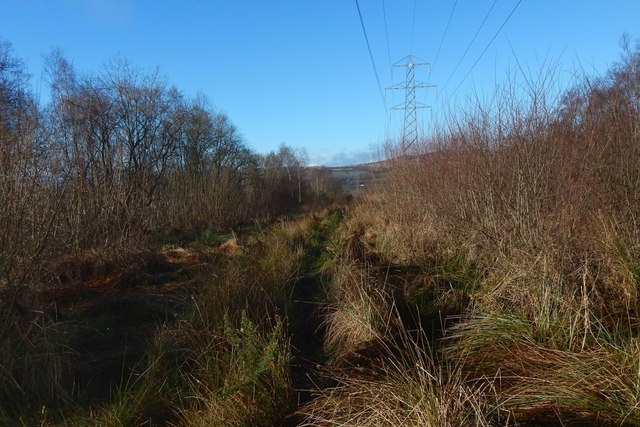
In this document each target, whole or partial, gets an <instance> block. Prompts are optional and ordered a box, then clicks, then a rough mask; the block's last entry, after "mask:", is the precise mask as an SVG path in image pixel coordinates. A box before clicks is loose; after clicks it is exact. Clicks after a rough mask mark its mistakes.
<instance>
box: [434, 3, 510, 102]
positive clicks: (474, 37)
mask: <svg viewBox="0 0 640 427" xmlns="http://www.w3.org/2000/svg"><path fill="white" fill-rule="evenodd" d="M496 3H498V0H493V4H492V5H491V8H490V9H489V11H488V12H487V13H486V15H484V19H483V20H482V22H481V23H480V26H479V27H478V29H477V30H476V33H475V34H474V35H473V38H472V39H471V41H470V42H469V44H468V45H467V48H466V49H465V50H464V53H463V54H462V56H461V57H460V60H459V61H458V63H457V64H456V66H455V67H454V68H453V71H452V72H451V74H449V78H448V79H447V80H446V82H445V84H444V85H443V86H442V90H444V88H445V87H447V85H448V84H449V82H450V81H451V79H452V78H453V76H454V75H455V74H456V71H458V68H459V67H460V64H462V61H463V60H464V58H465V57H466V56H467V53H468V52H469V49H470V48H471V45H472V44H473V42H474V41H476V38H477V37H478V34H480V30H482V27H484V24H485V22H487V19H488V18H489V15H491V11H492V10H493V8H494V6H495V5H496Z"/></svg>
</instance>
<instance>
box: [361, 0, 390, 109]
mask: <svg viewBox="0 0 640 427" xmlns="http://www.w3.org/2000/svg"><path fill="white" fill-rule="evenodd" d="M355 2H356V8H357V9H358V16H359V17H360V25H361V26H362V32H363V33H364V40H365V41H366V42H367V50H368V51H369V59H371V66H372V67H373V73H374V74H375V76H376V81H377V82H378V90H379V91H380V99H381V100H382V106H383V107H384V112H385V114H387V102H386V101H385V99H384V91H383V90H382V85H381V84H380V77H379V76H378V69H377V68H376V63H375V61H374V60H373V54H372V53H371V45H370V44H369V37H368V36H367V30H366V28H365V26H364V20H363V19H362V12H361V11H360V4H359V3H358V0H355Z"/></svg>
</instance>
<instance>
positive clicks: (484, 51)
mask: <svg viewBox="0 0 640 427" xmlns="http://www.w3.org/2000/svg"><path fill="white" fill-rule="evenodd" d="M520 3H522V0H518V3H516V5H515V6H514V7H513V9H511V13H509V16H507V18H506V19H505V20H504V22H503V23H502V25H500V28H498V31H496V33H495V34H494V35H493V37H492V38H491V40H489V43H488V44H487V46H486V47H485V48H484V50H483V51H482V53H481V54H480V56H478V59H476V62H474V63H473V65H472V66H471V68H470V69H469V71H468V72H467V74H465V76H464V77H463V78H462V80H460V83H458V86H456V88H455V89H454V90H453V92H452V93H451V96H453V95H454V94H455V93H456V92H457V91H458V89H459V88H460V86H462V83H464V81H465V80H466V79H467V77H469V75H470V74H471V72H472V71H473V69H474V68H475V66H476V65H477V64H478V62H480V59H482V57H483V56H484V54H485V53H486V52H487V50H488V49H489V47H490V46H491V44H492V43H493V41H494V40H495V39H496V37H498V34H500V31H502V29H503V28H504V26H505V25H507V22H509V19H511V16H512V15H513V14H514V13H515V11H516V9H518V6H520ZM451 96H450V97H449V99H450V98H451ZM449 99H447V101H448V100H449Z"/></svg>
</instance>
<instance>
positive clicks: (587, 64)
mask: <svg viewBox="0 0 640 427" xmlns="http://www.w3.org/2000/svg"><path fill="white" fill-rule="evenodd" d="M359 5H360V9H361V12H362V18H363V21H364V24H365V28H366V32H367V35H368V37H369V42H370V46H371V51H372V55H373V59H374V63H375V66H376V68H377V71H378V74H379V78H380V86H382V87H383V88H384V87H387V86H390V85H392V84H394V83H402V82H403V79H404V70H403V69H400V68H395V69H393V72H392V71H391V67H390V65H391V64H393V63H395V62H396V61H399V60H401V59H402V58H403V57H405V56H406V55H408V54H413V55H416V56H417V57H419V58H421V59H423V60H425V61H428V62H431V63H432V64H433V66H432V71H431V74H430V75H429V73H428V72H427V69H426V68H424V69H418V71H417V74H416V76H417V78H418V79H419V80H422V81H425V82H427V81H428V82H429V83H430V84H433V85H435V86H437V89H436V90H430V91H420V92H419V94H418V95H419V96H418V98H419V100H420V101H421V102H425V103H427V104H432V105H433V108H432V110H431V111H432V112H431V113H429V112H427V113H421V115H420V117H421V120H422V121H423V124H422V127H424V128H425V131H428V129H429V127H430V126H431V125H430V121H431V120H433V117H434V116H438V114H439V112H440V111H442V106H441V104H442V102H444V101H447V102H448V105H449V106H453V107H452V108H454V109H455V108H456V106H457V105H462V104H464V102H465V99H467V98H468V97H469V96H470V95H471V94H472V93H474V91H475V92H476V93H481V94H482V93H488V92H490V91H491V88H492V87H493V86H494V85H495V82H496V81H498V82H501V81H503V80H504V79H505V77H506V74H507V72H508V70H511V71H513V70H514V69H515V68H514V67H515V64H516V63H517V62H519V63H520V66H521V67H522V68H523V69H524V70H531V71H532V72H533V73H534V74H535V71H537V70H539V69H540V66H541V64H542V63H543V62H544V61H545V58H549V60H550V61H551V62H553V63H556V64H557V71H558V74H557V75H558V82H559V83H561V84H565V83H566V82H568V81H570V79H571V77H572V75H573V72H574V71H575V70H576V69H580V68H582V69H584V70H586V71H587V73H589V74H598V73H602V72H604V71H605V70H606V69H607V68H608V66H609V65H610V64H611V63H612V62H613V61H615V60H616V59H617V58H619V55H620V52H621V50H620V47H619V46H620V38H621V36H622V34H623V32H625V31H626V32H628V33H629V35H630V36H631V38H632V39H633V40H635V39H637V38H640V1H639V0H610V1H605V0H553V1H551V0H458V1H456V0H447V1H444V0H441V1H428V0H359ZM454 5H455V8H454ZM516 6H517V7H516ZM514 9H515V11H514ZM452 11H453V13H452ZM512 11H514V12H513V15H512V16H511V17H510V19H508V20H507V17H508V16H509V14H510V13H511V12H512ZM485 16H486V17H487V18H486V21H485V22H484V24H483V25H482V26H481V23H482V22H483V20H485ZM385 18H386V19H385ZM449 18H451V19H450V21H449ZM385 22H386V30H385ZM505 22H506V24H504V27H503V28H502V29H501V30H500V31H499V32H498V30H499V28H500V27H501V26H502V25H503V23H505ZM448 23H449V27H448V30H447V31H446V35H445V29H446V28H447V24H448ZM479 28H480V30H479V31H478V29H479ZM476 32H477V37H476V38H475V40H474V41H473V43H471V41H472V40H473V38H474V35H475V34H476ZM496 33H497V36H496V37H495V40H494V41H493V43H492V44H491V45H489V42H490V40H491V39H492V38H493V37H494V35H496ZM387 35H388V38H387ZM443 35H445V36H444V38H443ZM0 39H2V40H4V41H8V42H10V43H11V44H12V45H13V51H14V54H15V55H16V56H17V57H19V58H22V59H24V60H25V61H26V64H27V68H28V71H29V72H30V74H31V75H32V83H33V85H34V89H36V90H39V88H40V93H42V94H43V98H46V93H47V91H46V89H45V87H46V82H44V81H42V79H43V76H42V67H43V56H44V55H45V54H47V53H48V52H49V51H50V50H51V49H52V48H60V49H62V51H63V53H64V54H65V56H66V57H67V58H68V59H69V60H71V62H72V63H73V64H74V66H75V68H76V70H77V71H78V72H80V73H84V72H97V71H98V70H99V69H100V67H101V66H102V64H103V63H105V62H107V61H109V60H111V59H114V58H116V57H124V58H126V59H127V60H129V62H130V63H132V64H133V65H136V66H138V67H140V68H142V69H144V70H148V71H152V70H154V69H155V67H156V66H157V67H159V68H160V73H161V74H162V75H164V76H166V78H167V80H168V82H169V83H171V84H173V85H175V86H176V87H177V88H178V89H180V90H182V91H183V92H184V93H185V95H187V96H194V95H196V94H197V93H199V92H202V93H204V94H205V95H206V96H207V97H208V98H209V100H210V101H211V102H212V104H213V105H214V106H215V107H216V108H217V109H218V110H220V111H223V112H225V113H226V114H227V115H228V116H229V117H230V118H231V120H232V121H233V122H234V123H235V124H236V125H237V126H238V127H239V128H240V130H241V132H242V134H243V135H244V137H245V139H246V141H247V143H248V145H249V146H251V147H252V148H253V149H255V150H256V151H258V152H261V153H266V152H268V151H270V150H274V149H276V148H277V147H278V145H279V144H280V143H282V142H285V143H287V144H289V145H291V146H293V147H300V148H305V149H306V150H307V152H308V153H309V157H310V160H311V162H312V163H315V164H349V163H353V162H361V161H367V160H369V159H370V156H371V152H372V150H373V149H375V147H377V146H379V145H380V144H381V143H383V141H384V140H385V138H387V137H391V138H393V137H398V135H399V132H400V122H401V120H402V112H399V111H395V112H393V113H392V114H391V116H390V118H389V115H388V113H387V110H386V109H385V103H386V108H387V109H389V108H390V107H391V106H392V105H394V104H398V103H401V102H402V100H403V96H402V93H400V92H395V91H387V92H386V101H385V102H383V100H382V97H381V94H380V90H379V86H378V83H377V81H376V77H375V74H374V71H373V67H372V65H371V60H370V58H369V54H368V51H367V45H366V43H365V38H364V35H363V31H362V27H361V24H360V20H359V16H358V9H357V7H356V2H355V0H279V1H277V0H272V1H268V0H208V1H205V0H201V1H194V0H180V1H178V0H153V1H150V0H0ZM387 40H388V42H387ZM441 43H442V47H441V49H440V50H439V51H438V48H439V46H440V45H441ZM487 46H489V47H488V48H487ZM467 49H468V51H467V53H466V55H464V56H463V54H464V52H465V50H467ZM485 49H486V52H485V53H484V55H483V56H482V57H481V59H480V60H479V61H478V62H477V64H476V65H475V67H473V68H472V66H473V64H474V63H475V62H476V61H477V60H478V58H479V57H480V55H481V53H482V52H483V50H485ZM436 54H437V57H436ZM516 58H517V62H516ZM458 63H459V65H458V67H457V69H456V65H457V64H458ZM467 75H468V77H467V78H466V79H465V80H463V78H464V77H465V76H467ZM45 101H46V99H43V102H45ZM424 111H427V110H424Z"/></svg>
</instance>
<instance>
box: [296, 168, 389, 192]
mask: <svg viewBox="0 0 640 427" xmlns="http://www.w3.org/2000/svg"><path fill="white" fill-rule="evenodd" d="M388 169H389V165H388V163H387V162H386V161H381V162H371V163H361V164H358V165H350V166H312V167H309V168H308V171H309V173H310V174H311V176H314V174H315V176H323V177H325V178H329V179H330V180H332V181H334V182H337V183H338V184H340V185H341V186H342V188H343V189H344V190H345V191H347V192H349V193H352V194H356V193H358V192H360V191H363V190H364V189H366V188H369V187H371V186H372V185H373V184H375V183H376V182H377V180H378V179H379V178H380V176H381V175H382V174H384V173H385V172H386V171H387V170H388Z"/></svg>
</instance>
